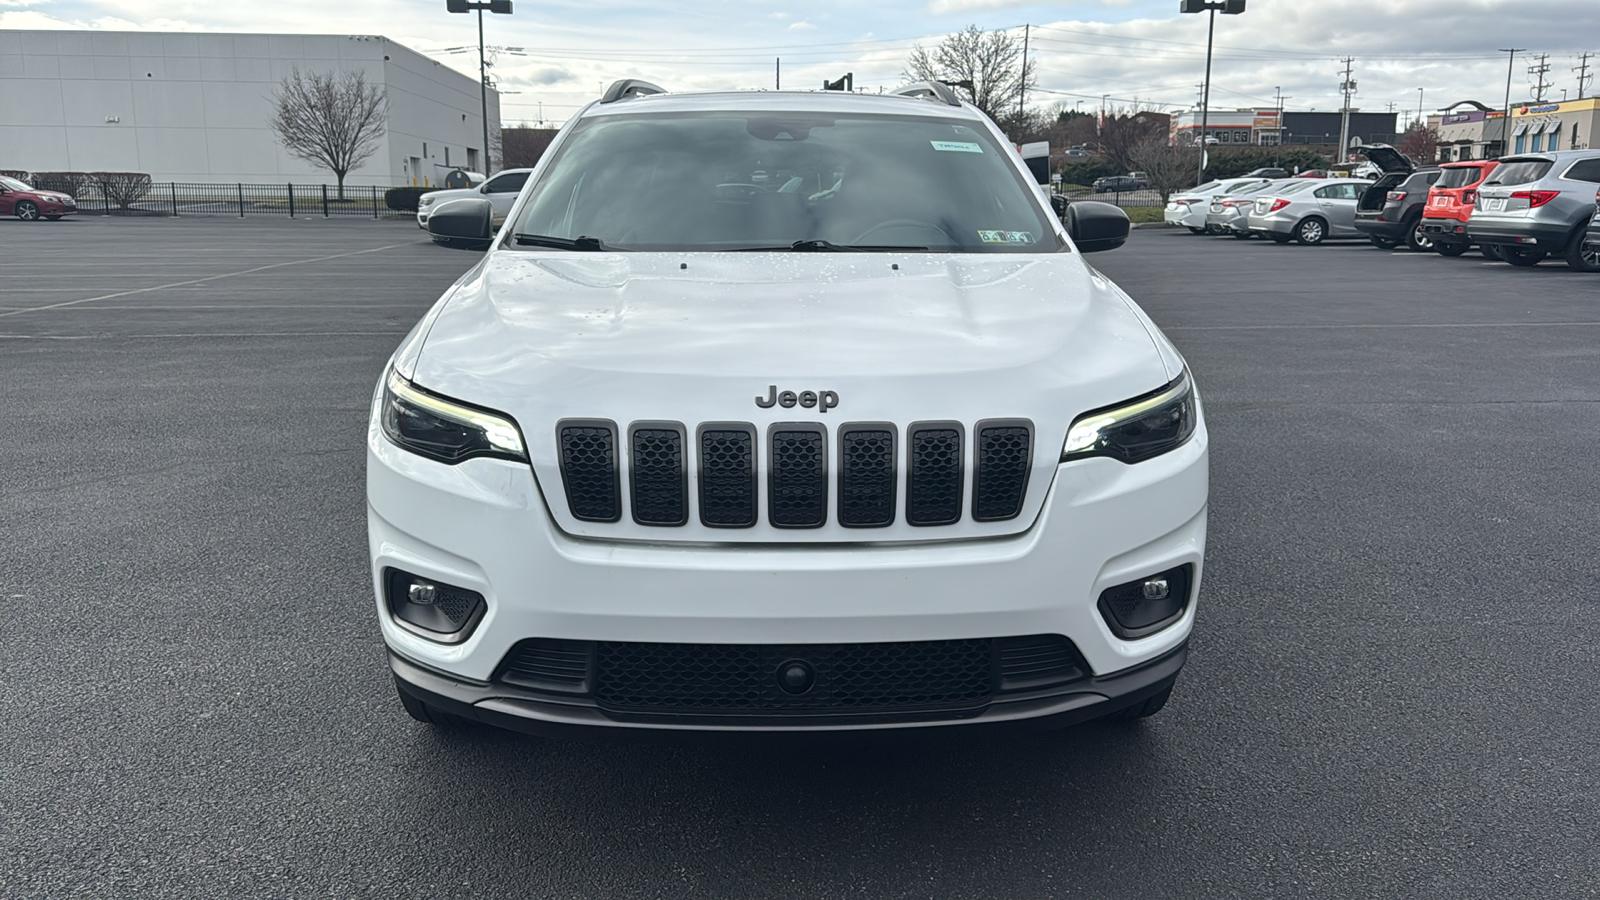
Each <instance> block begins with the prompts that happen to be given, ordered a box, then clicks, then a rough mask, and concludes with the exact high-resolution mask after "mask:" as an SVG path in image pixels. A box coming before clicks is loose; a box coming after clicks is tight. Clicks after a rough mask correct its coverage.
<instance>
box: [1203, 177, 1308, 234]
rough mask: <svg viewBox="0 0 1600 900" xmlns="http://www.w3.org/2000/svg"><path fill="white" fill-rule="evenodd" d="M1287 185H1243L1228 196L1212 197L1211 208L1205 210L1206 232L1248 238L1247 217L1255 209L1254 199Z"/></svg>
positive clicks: (1283, 181)
mask: <svg viewBox="0 0 1600 900" xmlns="http://www.w3.org/2000/svg"><path fill="white" fill-rule="evenodd" d="M1288 184H1290V181H1289V180H1287V179H1284V180H1280V181H1263V182H1259V183H1257V184H1248V185H1245V186H1243V187H1241V188H1239V189H1238V190H1236V191H1234V192H1232V193H1229V194H1217V195H1214V196H1213V197H1212V198H1211V206H1210V207H1209V208H1208V209H1207V210H1206V231H1209V232H1211V233H1212V234H1231V235H1233V236H1234V237H1236V238H1241V239H1243V238H1247V237H1250V236H1251V234H1250V226H1249V223H1248V221H1247V217H1248V216H1249V214H1250V210H1252V209H1255V205H1256V197H1258V196H1260V195H1261V193H1262V192H1263V191H1271V190H1273V189H1275V188H1278V187H1283V186H1287V185H1288Z"/></svg>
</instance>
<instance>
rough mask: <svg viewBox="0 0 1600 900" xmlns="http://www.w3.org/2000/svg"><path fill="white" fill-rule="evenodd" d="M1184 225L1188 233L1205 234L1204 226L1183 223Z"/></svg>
mask: <svg viewBox="0 0 1600 900" xmlns="http://www.w3.org/2000/svg"><path fill="white" fill-rule="evenodd" d="M1184 227H1185V228H1187V229H1189V233H1190V234H1205V233H1206V230H1205V229H1204V228H1196V227H1194V226H1193V225H1185V226H1184Z"/></svg>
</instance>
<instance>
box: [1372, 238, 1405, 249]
mask: <svg viewBox="0 0 1600 900" xmlns="http://www.w3.org/2000/svg"><path fill="white" fill-rule="evenodd" d="M1369 240H1371V241H1372V246H1374V247H1377V248H1378V249H1379V250H1393V249H1394V248H1396V247H1398V246H1400V242H1399V241H1397V240H1395V239H1394V238H1386V237H1378V236H1377V235H1373V236H1372V237H1371V238H1369Z"/></svg>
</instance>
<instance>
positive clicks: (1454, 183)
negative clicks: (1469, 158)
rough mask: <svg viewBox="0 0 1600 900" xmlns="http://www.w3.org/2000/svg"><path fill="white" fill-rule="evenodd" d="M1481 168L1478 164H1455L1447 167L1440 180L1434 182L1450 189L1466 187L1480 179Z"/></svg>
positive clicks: (1438, 185)
mask: <svg viewBox="0 0 1600 900" xmlns="http://www.w3.org/2000/svg"><path fill="white" fill-rule="evenodd" d="M1478 172H1479V168H1478V167H1477V166H1453V167H1451V168H1448V169H1445V170H1444V174H1442V175H1440V176H1439V180H1438V181H1435V182H1434V183H1433V186H1434V187H1436V188H1441V189H1443V190H1450V189H1452V188H1460V187H1466V186H1467V185H1469V184H1471V183H1473V182H1474V181H1477V180H1478Z"/></svg>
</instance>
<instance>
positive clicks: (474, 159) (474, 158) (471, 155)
mask: <svg viewBox="0 0 1600 900" xmlns="http://www.w3.org/2000/svg"><path fill="white" fill-rule="evenodd" d="M467 169H468V170H470V171H473V172H476V171H478V151H476V150H474V149H472V148H471V147H468V148H467Z"/></svg>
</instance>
